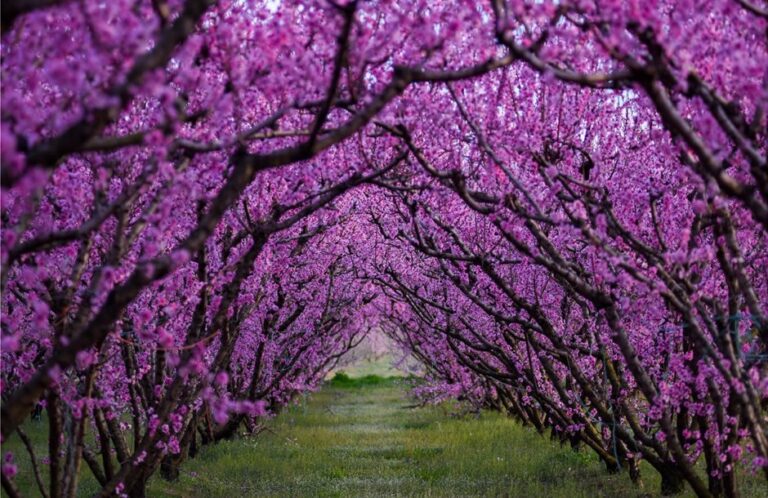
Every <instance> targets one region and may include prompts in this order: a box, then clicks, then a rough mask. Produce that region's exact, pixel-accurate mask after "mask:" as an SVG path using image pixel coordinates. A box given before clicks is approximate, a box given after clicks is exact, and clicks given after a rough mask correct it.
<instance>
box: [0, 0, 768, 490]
mask: <svg viewBox="0 0 768 498" xmlns="http://www.w3.org/2000/svg"><path fill="white" fill-rule="evenodd" d="M6 4H7V5H6ZM707 7H708V8H707V9H702V8H699V7H698V6H697V5H695V4H693V3H688V2H677V1H676V2H656V3H652V4H649V3H647V2H616V1H613V0H611V1H607V0H606V1H599V2H593V3H584V2H548V1H545V2H523V1H508V2H505V1H502V0H492V1H490V2H488V3H476V2H464V3H461V2H458V3H457V2H426V1H416V2H398V1H395V2H381V3H380V2H344V3H336V2H332V1H325V2H321V1H319V2H306V1H298V0H291V1H287V2H281V3H277V4H276V3H274V2H259V1H247V2H225V1H211V0H186V1H181V0H172V1H151V2H150V1H142V2H138V3H137V2H133V1H132V2H127V1H116V2H109V4H104V3H103V2H95V1H90V0H86V1H83V2H67V1H43V2H27V3H24V2H13V1H11V2H5V3H4V4H3V26H2V54H3V56H2V69H3V86H4V89H3V90H4V91H3V96H2V130H1V131H2V187H3V192H2V194H3V198H2V236H1V242H2V245H1V248H2V270H3V271H2V293H3V295H2V313H3V317H2V322H0V323H1V325H2V344H1V346H2V401H3V405H2V437H3V441H7V440H8V438H10V437H18V438H19V439H20V440H21V441H22V443H23V447H24V448H25V450H26V453H28V454H29V455H28V456H29V457H30V459H31V461H32V472H33V473H34V476H35V480H36V481H37V484H38V488H39V490H40V492H41V494H43V495H44V496H51V497H59V496H67V497H69V496H74V495H75V494H76V493H77V489H78V475H79V472H78V471H79V469H80V468H81V467H87V468H88V469H89V471H90V472H91V473H92V474H93V475H94V476H95V478H96V480H97V481H98V482H99V483H100V485H101V486H102V489H101V491H100V495H101V496H107V495H110V494H115V493H117V494H125V495H129V496H141V495H143V494H144V490H145V485H146V482H147V479H149V477H150V476H151V475H153V474H154V473H155V472H157V471H158V470H159V471H160V472H161V473H162V474H163V476H165V477H167V478H170V479H173V478H175V476H176V475H178V469H179V465H180V464H181V463H182V462H183V461H184V459H186V458H188V457H190V456H194V454H195V453H196V452H197V451H199V448H200V445H201V444H207V443H210V442H214V441H217V440H220V439H222V438H231V437H234V436H235V435H237V434H238V433H239V432H240V431H241V429H242V428H243V427H245V429H246V430H247V432H252V433H253V432H257V431H258V429H259V424H260V422H259V420H260V419H261V418H262V417H265V416H270V415H271V414H274V413H276V412H277V411H278V410H279V409H280V408H281V407H282V406H285V405H286V404H287V403H289V402H291V400H292V399H293V398H294V397H295V396H296V395H297V394H299V393H302V392H305V391H307V390H312V389H314V388H316V387H317V385H318V384H319V382H321V380H322V379H323V377H324V375H325V374H326V372H328V370H329V369H330V368H331V367H332V366H333V365H334V363H335V362H336V361H338V359H339V358H340V356H341V355H342V354H343V353H344V352H345V351H347V350H348V349H350V348H351V347H353V346H354V345H355V344H356V343H357V342H358V341H359V340H360V339H361V337H362V336H363V335H364V334H365V333H366V332H367V331H368V330H369V329H370V328H372V327H377V328H381V329H383V330H385V331H386V332H387V333H388V334H390V335H391V336H392V337H393V338H394V339H395V340H396V341H397V343H398V344H400V345H401V346H402V347H403V348H404V350H406V351H408V352H410V354H412V355H413V356H414V357H415V358H417V359H418V360H420V361H421V362H422V363H423V364H424V368H425V371H426V372H427V378H428V379H429V380H430V381H431V383H430V384H429V385H427V386H424V387H422V388H421V391H420V393H421V395H423V396H425V397H426V398H428V399H433V400H440V399H443V398H444V397H445V396H453V397H460V398H463V399H466V400H468V401H470V402H471V403H473V404H474V405H476V406H487V407H492V408H495V409H499V410H502V411H505V412H507V413H509V414H511V415H513V416H515V417H517V418H518V419H520V420H521V421H523V422H524V423H526V424H530V425H532V426H534V427H536V428H537V429H538V430H540V431H542V432H543V431H545V430H549V431H551V433H552V434H553V436H554V437H557V438H560V439H561V440H563V441H569V442H570V443H571V444H573V445H574V446H575V447H579V446H586V447H588V448H589V449H590V450H591V451H595V452H596V453H597V454H598V455H599V457H600V458H601V459H602V460H603V461H604V462H605V465H606V468H607V469H608V470H609V471H612V472H613V471H618V470H622V469H628V470H629V473H630V476H631V477H632V478H633V479H635V480H637V479H639V477H640V476H639V467H638V466H637V463H638V461H639V459H645V460H646V461H648V463H649V464H650V465H651V466H653V468H654V469H656V470H657V471H658V472H659V473H660V474H661V476H662V488H663V491H664V492H669V493H672V492H677V491H679V490H681V489H682V487H683V485H684V484H685V483H687V484H688V485H689V486H690V487H691V488H692V489H693V490H694V491H695V492H696V493H697V495H699V496H718V495H726V496H735V495H736V494H737V493H738V478H737V476H738V472H737V469H738V468H739V467H750V470H752V471H755V472H757V473H758V475H759V476H761V477H760V478H763V479H768V420H767V419H766V410H765V406H766V400H767V399H768V362H766V361H765V357H766V356H765V355H766V354H768V318H767V313H766V303H767V301H768V276H767V275H766V272H765V268H766V267H768V250H766V242H767V241H766V236H767V230H768V175H767V174H766V171H767V170H768V167H767V166H766V154H767V153H768V151H767V150H766V143H768V139H767V138H768V137H766V113H765V107H766V104H768V74H766V71H765V68H766V67H768V51H767V50H766V44H765V30H766V26H767V24H768V19H767V18H768V12H766V6H764V5H761V4H760V3H759V2H747V1H741V0H739V1H725V0H723V1H722V2H715V3H714V4H712V5H708V6H707ZM414 13H418V14H417V15H415V14H414ZM41 411H44V412H45V413H46V414H47V421H48V425H49V433H50V438H49V445H48V448H47V456H45V457H44V458H47V460H46V461H47V462H49V463H48V465H49V470H50V471H49V472H48V473H42V472H40V469H39V467H38V462H39V461H38V456H37V455H36V454H35V448H34V447H33V446H32V445H31V444H30V442H29V438H28V437H27V436H26V433H25V432H24V427H23V423H24V421H25V420H26V419H28V418H29V417H30V416H31V415H32V414H33V413H40V412H41ZM90 435H93V436H94V437H90ZM21 458H22V455H20V454H15V455H13V454H12V455H10V456H6V457H5V460H4V465H3V469H2V478H3V480H2V483H3V487H4V489H5V490H6V492H7V493H8V494H9V495H11V496H17V495H19V494H20V493H19V490H18V489H16V485H15V484H14V477H15V475H16V472H17V464H18V462H19V461H20V459H21ZM83 462H84V463H85V465H83ZM700 462H701V463H700ZM44 475H45V476H47V479H45V480H44V479H43V476H44Z"/></svg>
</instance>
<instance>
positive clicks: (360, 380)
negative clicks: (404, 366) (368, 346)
mask: <svg viewBox="0 0 768 498" xmlns="http://www.w3.org/2000/svg"><path fill="white" fill-rule="evenodd" d="M404 380H411V379H404V378H403V377H398V376H394V375H391V376H388V377H382V376H381V375H373V374H371V375H366V376H364V377H350V376H349V375H348V374H347V373H346V372H344V371H338V372H336V374H335V375H334V376H333V378H331V380H329V381H328V385H329V386H331V387H338V388H347V389H350V388H360V387H373V386H379V387H383V386H392V385H396V384H398V383H402V382H403V381H404Z"/></svg>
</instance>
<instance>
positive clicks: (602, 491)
mask: <svg viewBox="0 0 768 498" xmlns="http://www.w3.org/2000/svg"><path fill="white" fill-rule="evenodd" d="M372 379H373V381H372V382H370V383H366V382H359V381H357V382H356V381H352V382H350V383H346V384H344V383H342V386H339V385H338V383H337V385H333V384H331V385H329V386H326V387H324V388H323V389H322V390H321V391H320V392H318V393H316V394H314V395H311V396H309V397H307V398H306V399H304V400H302V401H301V402H300V403H299V404H298V405H297V406H295V407H293V408H291V409H290V410H288V411H286V412H285V413H283V414H282V415H280V416H279V417H277V418H276V419H275V420H274V421H272V422H271V423H270V424H269V430H268V431H265V432H264V433H262V434H261V435H260V436H259V437H257V438H253V439H249V440H238V441H232V442H225V443H220V444H218V445H216V446H213V447H209V448H207V449H205V450H204V452H203V453H202V455H200V456H199V457H198V458H196V459H194V460H193V461H190V462H189V463H188V464H187V465H185V466H184V470H183V475H182V478H181V481H180V482H178V483H175V484H169V483H165V482H163V481H162V480H160V479H154V480H153V481H152V483H151V487H150V490H151V493H150V496H169V497H171V496H189V497H228V498H232V497H246V496H259V497H265V496H275V497H278V496H279V497H305V496H306V497H315V496H344V497H347V496H349V497H363V496H371V497H374V496H376V497H389V496H525V497H531V496H542V497H568V498H572V497H581V496H583V497H597V496H606V497H607V496H611V497H613V496H628V497H631V496H637V497H639V496H655V493H654V492H652V491H655V490H656V489H658V488H657V486H658V483H657V481H655V480H654V479H653V478H652V477H653V476H652V475H651V474H650V472H649V474H648V477H647V478H646V483H645V488H646V489H645V490H641V489H637V488H635V487H634V486H633V485H632V484H631V482H630V480H629V478H628V477H627V476H626V475H617V476H611V475H608V474H606V473H605V472H604V470H603V468H602V467H601V466H600V465H599V463H598V462H597V460H596V459H595V458H594V457H593V456H592V455H591V454H590V453H588V452H586V451H585V452H580V453H576V452H574V451H573V450H571V449H570V447H562V446H560V445H559V444H556V443H552V442H550V441H549V440H547V439H544V438H542V437H541V436H540V435H538V434H536V433H535V431H532V430H529V429H526V428H523V427H521V426H520V425H518V424H516V423H515V422H513V421H512V420H510V419H508V418H505V417H503V416H501V415H499V414H496V413H483V414H481V415H480V416H478V417H476V416H474V415H469V416H462V417H457V416H455V413H454V410H455V407H452V406H441V407H426V408H414V407H413V401H412V400H410V399H409V398H408V397H407V390H408V385H407V381H404V380H394V379H390V380H387V381H384V382H377V378H375V377H374V378H372Z"/></svg>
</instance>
